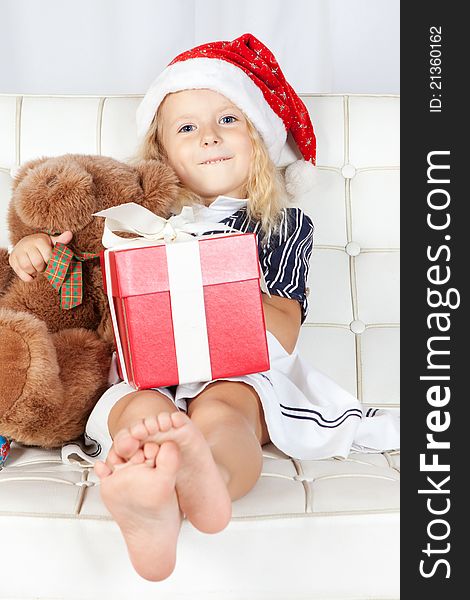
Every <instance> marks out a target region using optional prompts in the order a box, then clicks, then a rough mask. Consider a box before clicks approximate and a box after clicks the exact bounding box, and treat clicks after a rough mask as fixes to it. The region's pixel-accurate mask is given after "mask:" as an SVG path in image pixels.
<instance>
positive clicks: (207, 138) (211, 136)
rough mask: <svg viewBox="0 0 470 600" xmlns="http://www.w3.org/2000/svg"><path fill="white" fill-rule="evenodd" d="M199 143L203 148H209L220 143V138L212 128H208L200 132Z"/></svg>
mask: <svg viewBox="0 0 470 600" xmlns="http://www.w3.org/2000/svg"><path fill="white" fill-rule="evenodd" d="M201 141H202V144H203V146H211V145H212V144H218V143H219V142H220V137H219V136H218V135H217V133H216V132H215V131H214V130H213V129H212V128H210V129H207V130H206V131H203V132H202V137H201Z"/></svg>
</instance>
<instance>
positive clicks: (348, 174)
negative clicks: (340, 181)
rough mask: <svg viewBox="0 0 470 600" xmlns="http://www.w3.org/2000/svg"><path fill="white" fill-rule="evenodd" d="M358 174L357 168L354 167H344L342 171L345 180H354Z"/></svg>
mask: <svg viewBox="0 0 470 600" xmlns="http://www.w3.org/2000/svg"><path fill="white" fill-rule="evenodd" d="M355 174H356V167H355V166H354V165H344V166H343V168H342V169H341V175H342V176H343V177H344V178H345V179H352V178H353V177H354V175H355Z"/></svg>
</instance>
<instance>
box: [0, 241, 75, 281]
mask: <svg viewBox="0 0 470 600" xmlns="http://www.w3.org/2000/svg"><path fill="white" fill-rule="evenodd" d="M72 237H73V234H72V232H71V231H64V232H63V233H61V234H60V235H57V236H54V237H53V236H49V235H47V233H33V234H32V235H27V236H25V237H24V238H22V239H21V240H20V241H19V242H18V243H17V244H16V246H15V247H14V248H13V250H12V252H11V254H10V259H9V262H10V266H11V268H12V269H13V270H14V271H15V273H16V274H17V275H18V277H19V278H20V279H21V280H22V281H27V282H28V281H33V279H34V278H35V277H36V275H38V273H42V271H44V269H45V268H46V266H47V263H48V261H49V259H50V258H51V255H52V248H53V247H54V246H55V244H56V243H57V242H60V243H61V244H68V243H69V242H70V240H71V239H72Z"/></svg>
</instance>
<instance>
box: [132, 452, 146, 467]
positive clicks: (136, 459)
mask: <svg viewBox="0 0 470 600" xmlns="http://www.w3.org/2000/svg"><path fill="white" fill-rule="evenodd" d="M144 461H145V455H144V451H143V450H142V448H139V450H137V452H136V453H135V454H134V455H133V456H132V457H131V458H130V459H129V462H130V463H131V464H132V465H140V464H142V463H143V462H144Z"/></svg>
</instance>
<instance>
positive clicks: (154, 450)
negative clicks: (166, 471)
mask: <svg viewBox="0 0 470 600" xmlns="http://www.w3.org/2000/svg"><path fill="white" fill-rule="evenodd" d="M159 450H160V446H159V445H158V444H156V443H155V442H147V443H146V444H145V445H144V456H145V463H146V464H147V465H149V466H152V467H155V466H156V463H155V459H156V458H157V454H158V451H159Z"/></svg>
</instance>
